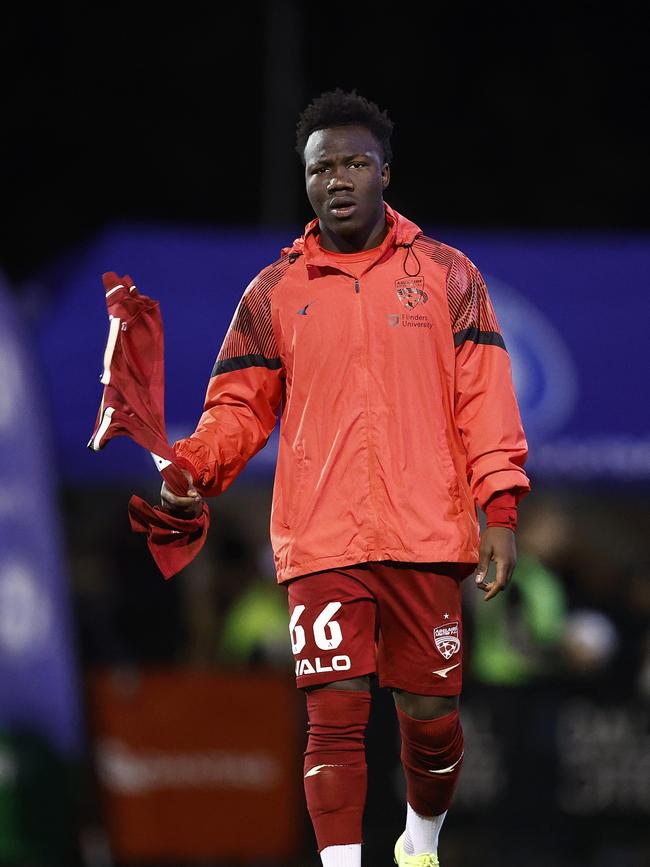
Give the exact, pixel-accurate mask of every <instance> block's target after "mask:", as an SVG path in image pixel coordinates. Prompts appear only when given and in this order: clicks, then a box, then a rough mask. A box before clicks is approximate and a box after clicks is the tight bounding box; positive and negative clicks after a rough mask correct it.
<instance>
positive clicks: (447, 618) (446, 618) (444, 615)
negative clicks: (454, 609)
mask: <svg viewBox="0 0 650 867" xmlns="http://www.w3.org/2000/svg"><path fill="white" fill-rule="evenodd" d="M442 616H443V618H444V619H445V620H449V615H448V614H447V613H446V612H445V613H444V614H443V615H442Z"/></svg>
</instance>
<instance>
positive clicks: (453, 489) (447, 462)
mask: <svg viewBox="0 0 650 867" xmlns="http://www.w3.org/2000/svg"><path fill="white" fill-rule="evenodd" d="M438 453H439V455H440V465H441V468H442V470H443V473H444V478H445V484H446V486H447V490H448V491H449V495H450V496H451V498H452V500H453V501H454V504H455V506H456V508H457V510H458V511H462V503H461V498H460V485H459V483H458V473H457V471H456V464H455V463H454V459H453V458H452V456H451V449H450V447H449V442H448V440H447V435H446V433H445V431H444V430H442V429H441V428H439V429H438Z"/></svg>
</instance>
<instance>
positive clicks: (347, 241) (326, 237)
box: [318, 206, 388, 253]
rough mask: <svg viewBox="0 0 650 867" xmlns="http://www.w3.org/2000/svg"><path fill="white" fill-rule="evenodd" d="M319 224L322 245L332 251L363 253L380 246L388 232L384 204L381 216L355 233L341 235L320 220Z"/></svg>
mask: <svg viewBox="0 0 650 867" xmlns="http://www.w3.org/2000/svg"><path fill="white" fill-rule="evenodd" d="M318 226H319V231H320V237H319V241H320V245H321V247H323V249H324V250H330V251H331V252H332V253H361V252H363V251H364V250H371V249H372V248H373V247H378V246H379V245H380V244H381V242H382V241H383V240H384V238H385V237H386V235H387V234H388V223H387V222H386V214H385V213H384V209H383V206H382V209H381V217H380V218H379V219H377V221H376V222H375V223H373V224H372V225H371V226H369V227H367V228H366V229H363V230H360V231H359V232H356V233H354V234H350V235H341V234H339V233H338V232H332V231H331V230H330V229H328V228H327V227H326V226H324V225H323V224H322V222H321V221H320V220H319V222H318Z"/></svg>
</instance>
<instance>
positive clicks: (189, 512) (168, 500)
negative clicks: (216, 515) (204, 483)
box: [160, 470, 203, 520]
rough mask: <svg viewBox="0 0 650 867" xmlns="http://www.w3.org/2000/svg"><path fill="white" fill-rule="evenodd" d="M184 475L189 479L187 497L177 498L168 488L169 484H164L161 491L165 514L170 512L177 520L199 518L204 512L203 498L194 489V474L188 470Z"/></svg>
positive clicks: (161, 501)
mask: <svg viewBox="0 0 650 867" xmlns="http://www.w3.org/2000/svg"><path fill="white" fill-rule="evenodd" d="M183 475H184V476H185V478H186V479H187V483H188V486H187V496H186V497H177V496H176V494H172V492H171V491H170V490H169V488H168V487H167V482H164V481H163V483H162V488H161V489H160V506H161V508H162V510H163V512H169V514H170V515H173V516H174V517H175V518H184V519H185V520H187V519H188V518H198V517H199V515H200V514H201V512H202V511H203V497H202V496H201V494H199V492H198V491H197V490H196V488H195V487H194V482H193V480H192V474H191V473H190V472H188V471H187V470H183Z"/></svg>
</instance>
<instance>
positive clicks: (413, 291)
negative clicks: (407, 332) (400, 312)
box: [395, 277, 429, 310]
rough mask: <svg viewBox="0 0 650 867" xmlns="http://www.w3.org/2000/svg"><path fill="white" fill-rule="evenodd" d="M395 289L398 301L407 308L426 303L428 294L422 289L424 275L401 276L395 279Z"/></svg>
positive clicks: (410, 308) (411, 308)
mask: <svg viewBox="0 0 650 867" xmlns="http://www.w3.org/2000/svg"><path fill="white" fill-rule="evenodd" d="M395 291H396V292H397V297H398V298H399V300H400V303H401V304H403V305H404V307H406V309H407V310H413V308H414V307H417V306H418V304H426V303H427V301H428V300H429V296H428V295H427V293H426V292H425V291H424V277H403V278H402V279H401V280H396V281H395Z"/></svg>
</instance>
